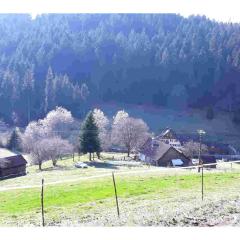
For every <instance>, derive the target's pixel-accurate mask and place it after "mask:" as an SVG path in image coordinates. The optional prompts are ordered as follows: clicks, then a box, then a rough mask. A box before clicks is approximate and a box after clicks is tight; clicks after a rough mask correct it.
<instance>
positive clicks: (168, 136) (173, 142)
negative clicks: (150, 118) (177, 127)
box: [155, 128, 182, 150]
mask: <svg viewBox="0 0 240 240" xmlns="http://www.w3.org/2000/svg"><path fill="white" fill-rule="evenodd" d="M155 139H157V140H159V141H161V142H164V143H166V144H169V145H170V146H172V147H174V148H176V149H177V150H181V148H182V144H181V142H180V141H179V139H178V137H177V135H176V133H175V132H174V131H173V130H172V129H171V128H167V129H165V130H164V131H163V132H162V133H161V134H160V135H158V136H157V137H156V138H155Z"/></svg>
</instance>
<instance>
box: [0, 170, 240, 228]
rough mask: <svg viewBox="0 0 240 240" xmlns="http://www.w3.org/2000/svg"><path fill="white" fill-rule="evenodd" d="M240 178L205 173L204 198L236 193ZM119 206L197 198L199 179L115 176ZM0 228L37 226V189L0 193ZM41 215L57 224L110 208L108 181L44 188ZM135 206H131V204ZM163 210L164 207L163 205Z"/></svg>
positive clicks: (182, 176) (112, 204)
mask: <svg viewBox="0 0 240 240" xmlns="http://www.w3.org/2000/svg"><path fill="white" fill-rule="evenodd" d="M239 180H240V174H239V173H238V172H237V173H209V174H206V176H205V178H204V182H205V194H207V195H208V194H211V193H212V194H215V193H217V192H218V193H220V192H221V193H223V192H224V193H225V194H227V192H228V191H230V190H231V189H232V188H233V187H237V188H238V190H239V185H238V183H239ZM116 181H117V191H118V195H119V198H120V202H122V201H123V202H124V201H127V200H130V199H136V198H138V200H136V202H139V201H144V200H146V199H152V198H154V197H156V196H158V197H159V198H160V199H162V200H163V199H171V201H173V202H174V201H175V200H176V199H180V198H182V199H184V198H186V199H185V200H184V201H186V200H187V201H190V199H192V198H193V199H194V198H200V196H201V195H200V189H201V178H200V175H198V174H187V175H178V176H162V175H157V174H155V175H152V174H141V175H140V176H117V175H116ZM0 202H1V206H0V225H29V224H31V223H32V224H33V225H39V222H40V189H25V190H14V191H7V192H0ZM44 203H45V211H46V219H47V222H48V224H49V225H51V224H54V223H55V222H61V221H62V220H61V218H62V216H67V218H69V219H72V220H73V219H79V218H81V215H84V214H86V213H87V212H88V211H93V212H95V214H96V213H97V214H100V215H101V213H99V212H98V210H99V208H102V211H103V212H104V211H106V209H108V208H109V207H113V206H114V189H113V184H112V179H111V177H105V178H102V179H95V180H88V181H80V182H78V183H74V184H69V183H68V184H63V185H56V186H47V187H46V188H45V199H44ZM134 204H135V203H134ZM166 207H167V205H166Z"/></svg>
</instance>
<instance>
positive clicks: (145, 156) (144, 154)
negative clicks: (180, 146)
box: [139, 138, 192, 167]
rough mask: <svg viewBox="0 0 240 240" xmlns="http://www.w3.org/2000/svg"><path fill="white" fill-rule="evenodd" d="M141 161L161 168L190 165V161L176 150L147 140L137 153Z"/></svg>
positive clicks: (155, 141) (159, 142)
mask: <svg viewBox="0 0 240 240" xmlns="http://www.w3.org/2000/svg"><path fill="white" fill-rule="evenodd" d="M139 159H140V160H141V161H144V162H147V163H149V164H153V165H156V166H162V167H177V166H178V167H183V166H189V165H192V163H191V160H190V159H189V158H188V157H186V156H185V155H184V154H183V153H182V152H180V151H178V150H177V149H176V148H174V147H172V146H171V145H169V144H166V143H164V142H162V141H159V140H156V139H152V138H149V139H148V140H147V142H146V143H145V144H144V146H143V147H142V149H141V150H140V153H139Z"/></svg>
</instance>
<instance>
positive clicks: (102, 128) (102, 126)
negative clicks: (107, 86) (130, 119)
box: [93, 109, 111, 150]
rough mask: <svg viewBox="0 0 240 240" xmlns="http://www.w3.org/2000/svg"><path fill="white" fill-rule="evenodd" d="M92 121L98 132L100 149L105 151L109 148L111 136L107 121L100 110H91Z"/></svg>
mask: <svg viewBox="0 0 240 240" xmlns="http://www.w3.org/2000/svg"><path fill="white" fill-rule="evenodd" d="M93 117H94V121H95V123H96V125H97V127H98V130H99V139H100V142H101V148H102V149H103V150H107V149H108V148H109V147H110V146H111V141H110V140H111V138H110V137H111V136H110V131H109V120H108V118H107V117H106V116H105V115H104V113H103V112H102V111H101V110H100V109H94V110H93Z"/></svg>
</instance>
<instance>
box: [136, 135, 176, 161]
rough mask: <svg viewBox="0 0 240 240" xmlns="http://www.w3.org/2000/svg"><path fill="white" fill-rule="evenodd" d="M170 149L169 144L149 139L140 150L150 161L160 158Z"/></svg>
mask: <svg viewBox="0 0 240 240" xmlns="http://www.w3.org/2000/svg"><path fill="white" fill-rule="evenodd" d="M170 148H172V147H171V146H170V145H169V144H166V143H164V142H161V141H157V140H154V139H152V138H149V139H148V140H147V141H146V143H145V144H144V145H143V147H142V149H141V150H140V152H141V153H143V154H144V155H145V156H147V157H150V158H151V159H152V160H158V159H159V158H161V157H162V156H163V155H164V154H165V153H166V152H167V151H168V150H169V149H170Z"/></svg>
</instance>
